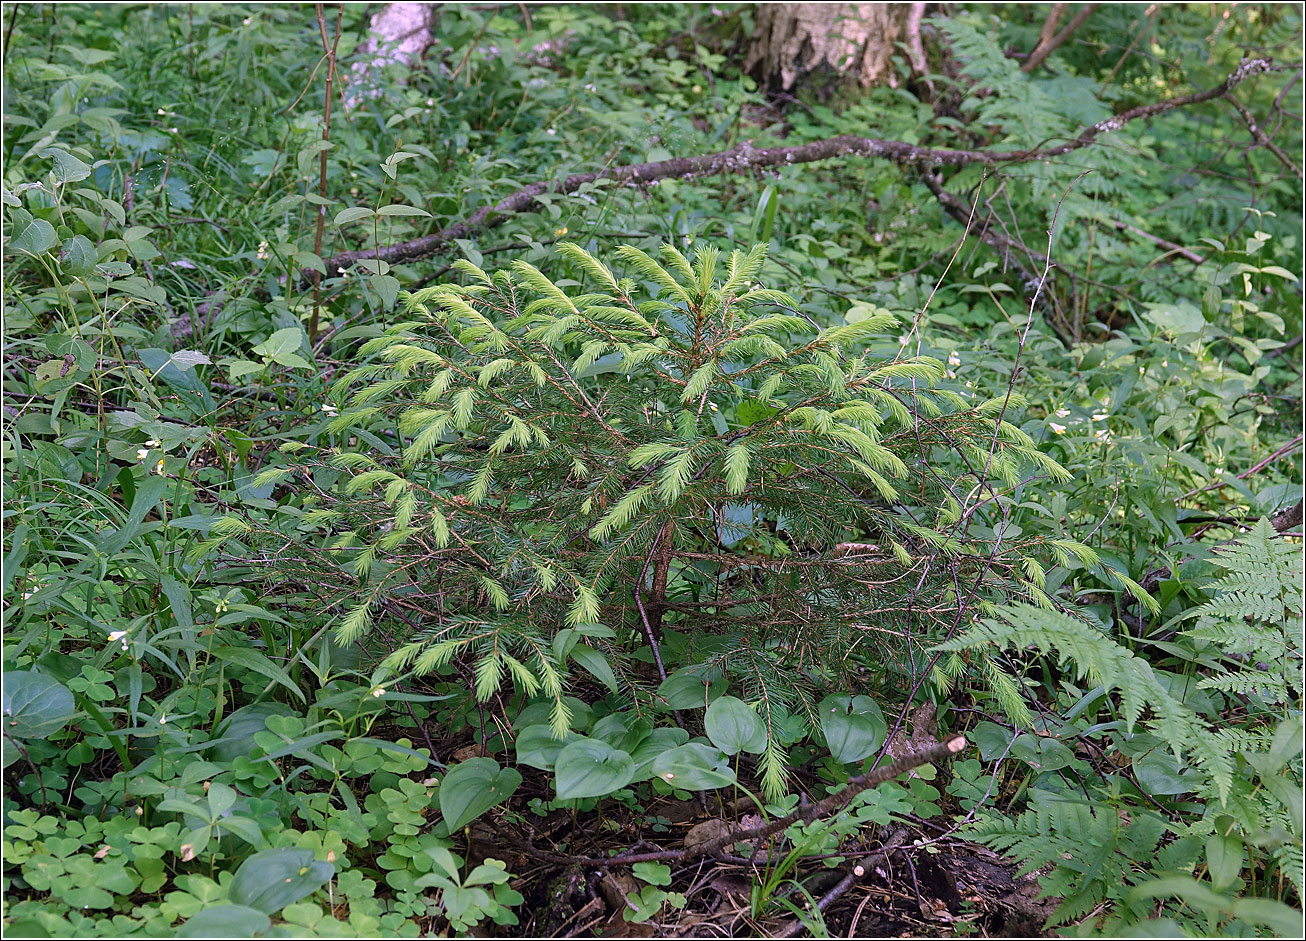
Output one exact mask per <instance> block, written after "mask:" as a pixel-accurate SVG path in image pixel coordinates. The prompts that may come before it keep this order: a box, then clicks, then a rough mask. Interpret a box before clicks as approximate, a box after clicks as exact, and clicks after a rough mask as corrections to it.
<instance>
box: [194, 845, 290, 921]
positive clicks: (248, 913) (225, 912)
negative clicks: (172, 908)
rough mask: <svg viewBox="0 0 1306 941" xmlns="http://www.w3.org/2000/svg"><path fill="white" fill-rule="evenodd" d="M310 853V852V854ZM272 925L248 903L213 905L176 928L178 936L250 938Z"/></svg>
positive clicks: (265, 916) (266, 917)
mask: <svg viewBox="0 0 1306 941" xmlns="http://www.w3.org/2000/svg"><path fill="white" fill-rule="evenodd" d="M310 855H311V854H310ZM271 927H272V922H271V920H270V919H269V918H268V916H267V915H265V914H264V913H263V912H260V911H259V910H258V909H256V908H250V907H249V906H248V905H214V906H213V907H212V908H206V909H204V910H203V911H201V912H200V913H199V914H198V915H196V916H195V917H193V918H191V919H190V920H189V921H188V922H186V924H184V925H182V926H181V927H180V928H178V929H177V937H178V938H252V937H255V936H256V935H260V934H262V933H263V932H265V931H267V930H268V929H269V928H271Z"/></svg>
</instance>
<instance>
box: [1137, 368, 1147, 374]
mask: <svg viewBox="0 0 1306 941" xmlns="http://www.w3.org/2000/svg"><path fill="white" fill-rule="evenodd" d="M1138 374H1139V375H1140V376H1146V375H1147V367H1146V366H1139V367H1138Z"/></svg>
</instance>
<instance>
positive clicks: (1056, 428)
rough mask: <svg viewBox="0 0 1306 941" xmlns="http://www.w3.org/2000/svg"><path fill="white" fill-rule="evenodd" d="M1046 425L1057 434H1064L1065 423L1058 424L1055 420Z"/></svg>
mask: <svg viewBox="0 0 1306 941" xmlns="http://www.w3.org/2000/svg"><path fill="white" fill-rule="evenodd" d="M1048 427H1049V428H1051V429H1052V430H1053V431H1054V432H1056V433H1057V434H1059V435H1064V434H1065V433H1066V426H1065V425H1058V424H1057V423H1056V422H1048Z"/></svg>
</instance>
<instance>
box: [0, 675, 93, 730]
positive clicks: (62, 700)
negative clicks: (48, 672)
mask: <svg viewBox="0 0 1306 941" xmlns="http://www.w3.org/2000/svg"><path fill="white" fill-rule="evenodd" d="M3 703H4V723H5V731H6V732H8V733H9V734H10V735H12V736H13V737H14V738H48V737H49V736H51V735H53V734H54V733H55V732H58V731H59V730H60V729H62V728H63V727H64V726H65V725H67V724H68V720H69V719H71V718H72V717H73V713H75V712H76V711H77V706H76V704H75V703H74V702H73V694H72V693H71V692H69V690H68V687H66V686H64V685H63V684H62V683H60V682H59V681H58V680H55V679H51V678H50V677H48V676H45V675H44V674H41V673H33V672H31V671H30V670H15V671H14V672H12V673H6V674H4V695H3Z"/></svg>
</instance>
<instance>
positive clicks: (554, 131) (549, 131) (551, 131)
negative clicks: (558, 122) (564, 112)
mask: <svg viewBox="0 0 1306 941" xmlns="http://www.w3.org/2000/svg"><path fill="white" fill-rule="evenodd" d="M544 133H545V134H548V135H549V136H550V137H552V136H553V135H554V134H557V133H558V130H557V128H552V127H550V128H545V130H544Z"/></svg>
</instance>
